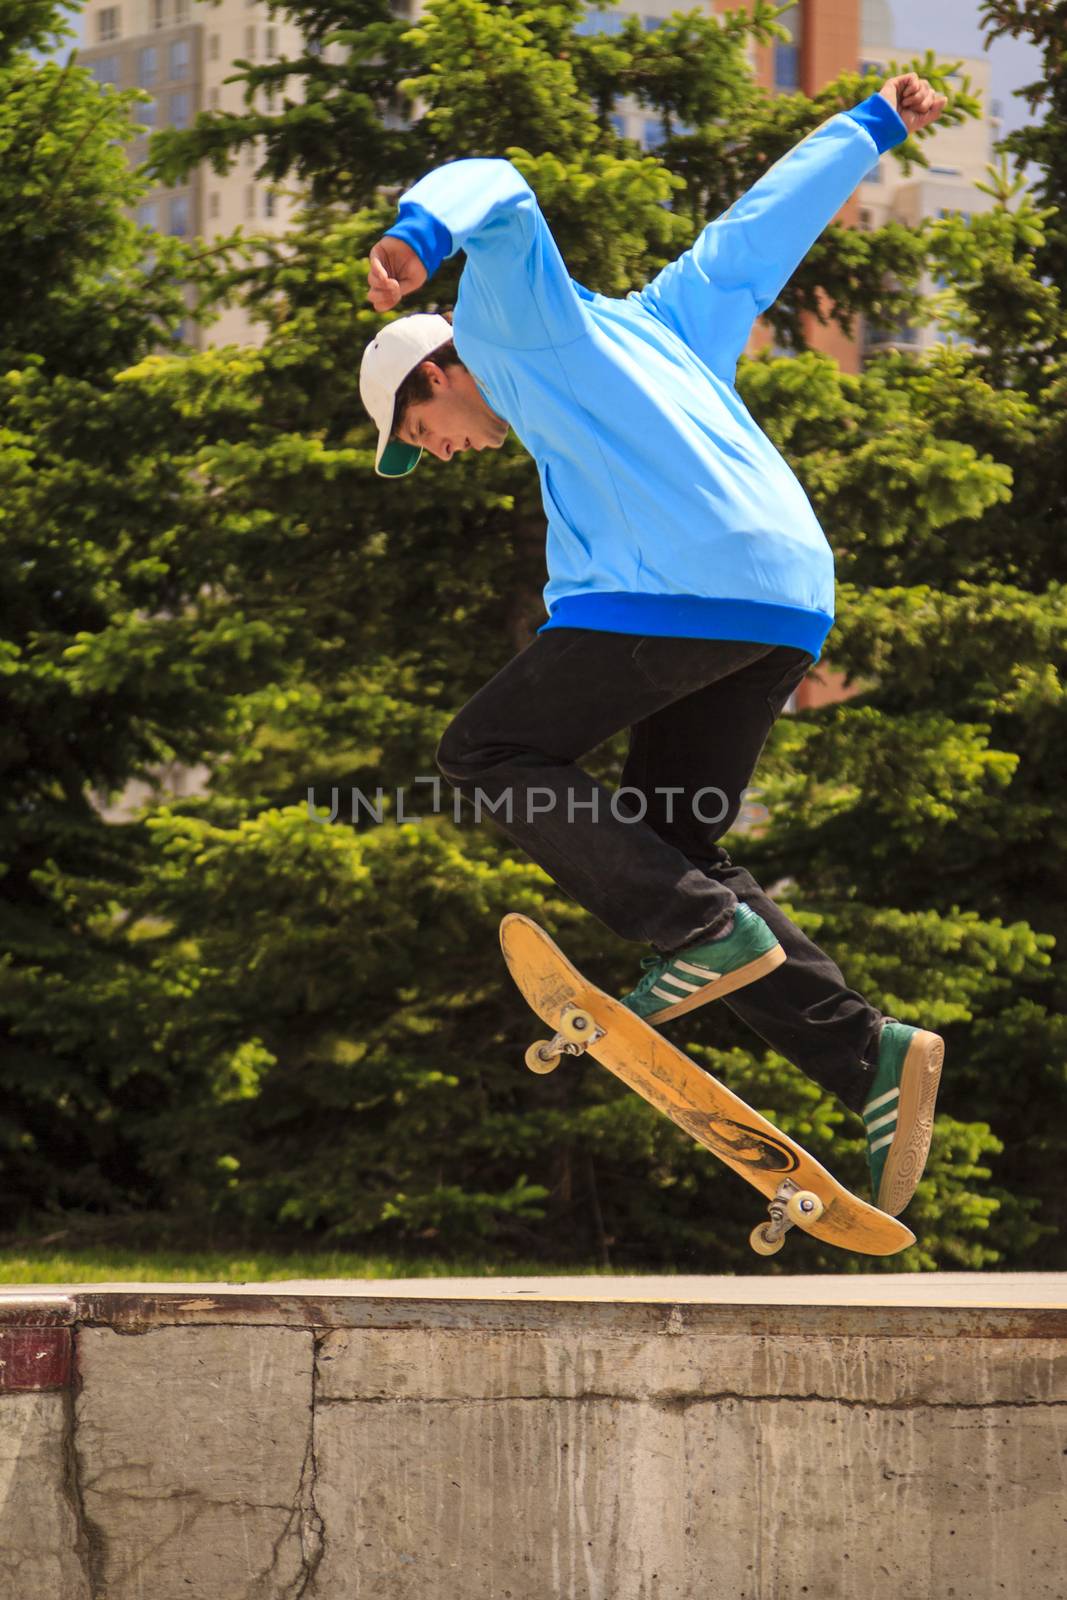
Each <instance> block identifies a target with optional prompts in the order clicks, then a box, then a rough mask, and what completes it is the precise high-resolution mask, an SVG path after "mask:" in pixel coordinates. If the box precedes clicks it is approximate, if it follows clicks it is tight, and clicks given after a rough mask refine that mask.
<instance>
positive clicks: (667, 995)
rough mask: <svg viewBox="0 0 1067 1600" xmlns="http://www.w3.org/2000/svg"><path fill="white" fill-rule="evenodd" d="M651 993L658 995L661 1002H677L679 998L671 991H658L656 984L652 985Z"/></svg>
mask: <svg viewBox="0 0 1067 1600" xmlns="http://www.w3.org/2000/svg"><path fill="white" fill-rule="evenodd" d="M649 992H650V993H651V994H654V995H658V996H659V998H660V999H661V1000H677V998H678V996H677V995H676V994H672V993H671V991H670V990H669V989H657V988H656V986H655V984H653V985H652V988H651V990H650V991H649Z"/></svg>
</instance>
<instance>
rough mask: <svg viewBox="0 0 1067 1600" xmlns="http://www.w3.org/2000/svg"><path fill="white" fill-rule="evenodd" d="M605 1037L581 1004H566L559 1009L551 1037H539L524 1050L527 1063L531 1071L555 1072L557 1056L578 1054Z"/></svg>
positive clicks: (557, 1062) (557, 1064) (602, 1030)
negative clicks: (556, 1023)
mask: <svg viewBox="0 0 1067 1600" xmlns="http://www.w3.org/2000/svg"><path fill="white" fill-rule="evenodd" d="M603 1037H604V1029H603V1028H598V1027H597V1025H596V1022H595V1021H594V1019H593V1017H591V1016H590V1014H589V1012H588V1011H583V1010H582V1008H581V1006H575V1005H565V1006H564V1007H563V1010H562V1011H561V1012H560V1018H559V1027H558V1028H557V1030H556V1032H555V1033H554V1034H553V1035H552V1037H551V1039H538V1040H537V1041H536V1043H534V1044H532V1045H530V1047H529V1049H528V1050H527V1052H526V1065H527V1066H528V1067H529V1069H530V1071H531V1072H542V1073H543V1072H554V1071H555V1070H556V1068H557V1067H558V1066H559V1058H560V1056H580V1055H582V1054H584V1052H585V1051H586V1050H588V1048H589V1046H590V1045H591V1044H595V1043H596V1041H597V1040H598V1039H602V1038H603Z"/></svg>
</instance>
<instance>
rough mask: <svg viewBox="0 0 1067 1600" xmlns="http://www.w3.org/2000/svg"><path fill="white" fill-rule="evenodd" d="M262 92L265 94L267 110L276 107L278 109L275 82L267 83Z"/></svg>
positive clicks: (275, 109) (272, 109)
mask: <svg viewBox="0 0 1067 1600" xmlns="http://www.w3.org/2000/svg"><path fill="white" fill-rule="evenodd" d="M264 94H265V97H266V101H267V110H268V111H277V109H278V85H277V84H276V83H269V84H268V85H267V87H266V89H265V90H264Z"/></svg>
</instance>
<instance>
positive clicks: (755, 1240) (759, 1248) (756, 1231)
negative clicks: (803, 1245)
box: [748, 1222, 785, 1256]
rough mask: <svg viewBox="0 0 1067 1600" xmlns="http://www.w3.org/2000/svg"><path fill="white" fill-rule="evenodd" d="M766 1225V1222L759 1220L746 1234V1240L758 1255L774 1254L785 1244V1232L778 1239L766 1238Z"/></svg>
mask: <svg viewBox="0 0 1067 1600" xmlns="http://www.w3.org/2000/svg"><path fill="white" fill-rule="evenodd" d="M767 1227H768V1224H767V1223H766V1222H761V1223H759V1224H758V1225H757V1226H756V1227H755V1228H753V1230H752V1232H751V1233H750V1234H749V1236H748V1242H749V1244H750V1245H751V1246H752V1248H753V1250H755V1252H756V1254H757V1255H758V1256H776V1255H777V1254H778V1252H779V1250H780V1249H781V1248H782V1246H783V1245H784V1244H785V1234H782V1236H781V1238H779V1239H768V1238H767Z"/></svg>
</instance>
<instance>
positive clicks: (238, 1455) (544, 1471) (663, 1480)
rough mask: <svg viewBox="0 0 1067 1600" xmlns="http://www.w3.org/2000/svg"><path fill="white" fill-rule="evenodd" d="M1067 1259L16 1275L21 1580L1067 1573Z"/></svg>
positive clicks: (888, 1589) (990, 1580)
mask: <svg viewBox="0 0 1067 1600" xmlns="http://www.w3.org/2000/svg"><path fill="white" fill-rule="evenodd" d="M1064 1572H1067V1277H1065V1276H1064V1275H1048V1276H1045V1277H1041V1276H1036V1277H1029V1276H1027V1277H1023V1276H1020V1275H1008V1274H1005V1275H997V1276H995V1277H986V1276H985V1275H969V1274H958V1275H930V1276H928V1277H908V1276H905V1275H900V1274H896V1275H881V1274H875V1275H871V1276H869V1277H848V1278H833V1279H828V1278H785V1277H776V1278H757V1279H708V1278H699V1279H696V1278H694V1279H680V1278H667V1279H631V1280H626V1279H617V1278H615V1279H612V1278H607V1279H573V1278H567V1279H557V1280H472V1281H471V1282H462V1283H461V1282H457V1281H455V1280H440V1279H438V1280H414V1281H412V1282H409V1283H407V1284H398V1283H395V1282H392V1283H363V1284H353V1283H344V1284H342V1283H338V1284H326V1283H300V1284H297V1283H293V1284H284V1285H276V1284H271V1285H245V1286H235V1285H210V1284H204V1285H184V1284H182V1285H174V1284H170V1285H165V1284H157V1285H138V1286H133V1287H131V1286H125V1287H123V1286H119V1285H115V1286H99V1285H94V1286H86V1287H78V1286H70V1287H60V1288H58V1289H48V1290H39V1291H33V1290H25V1289H19V1290H13V1291H11V1292H9V1293H6V1294H5V1293H0V1593H3V1595H4V1596H5V1597H9V1600H178V1597H181V1600H275V1597H277V1600H283V1597H285V1600H289V1597H293V1600H295V1597H302V1600H364V1597H369V1596H372V1595H373V1596H374V1600H458V1597H459V1596H463V1600H697V1597H700V1600H704V1597H711V1600H716V1597H718V1596H722V1597H723V1600H794V1597H800V1596H802V1595H804V1594H805V1593H806V1594H809V1595H813V1596H814V1595H817V1596H819V1597H820V1600H853V1597H854V1596H858V1595H860V1594H862V1595H863V1596H864V1597H865V1600H933V1597H935V1596H942V1595H944V1596H948V1595H951V1596H953V1600H994V1597H997V1600H1002V1597H1003V1596H1005V1595H1009V1596H1012V1597H1014V1596H1021V1595H1026V1596H1027V1600H1062V1597H1063V1595H1064V1592H1065V1590H1064V1580H1063V1574H1064Z"/></svg>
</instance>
